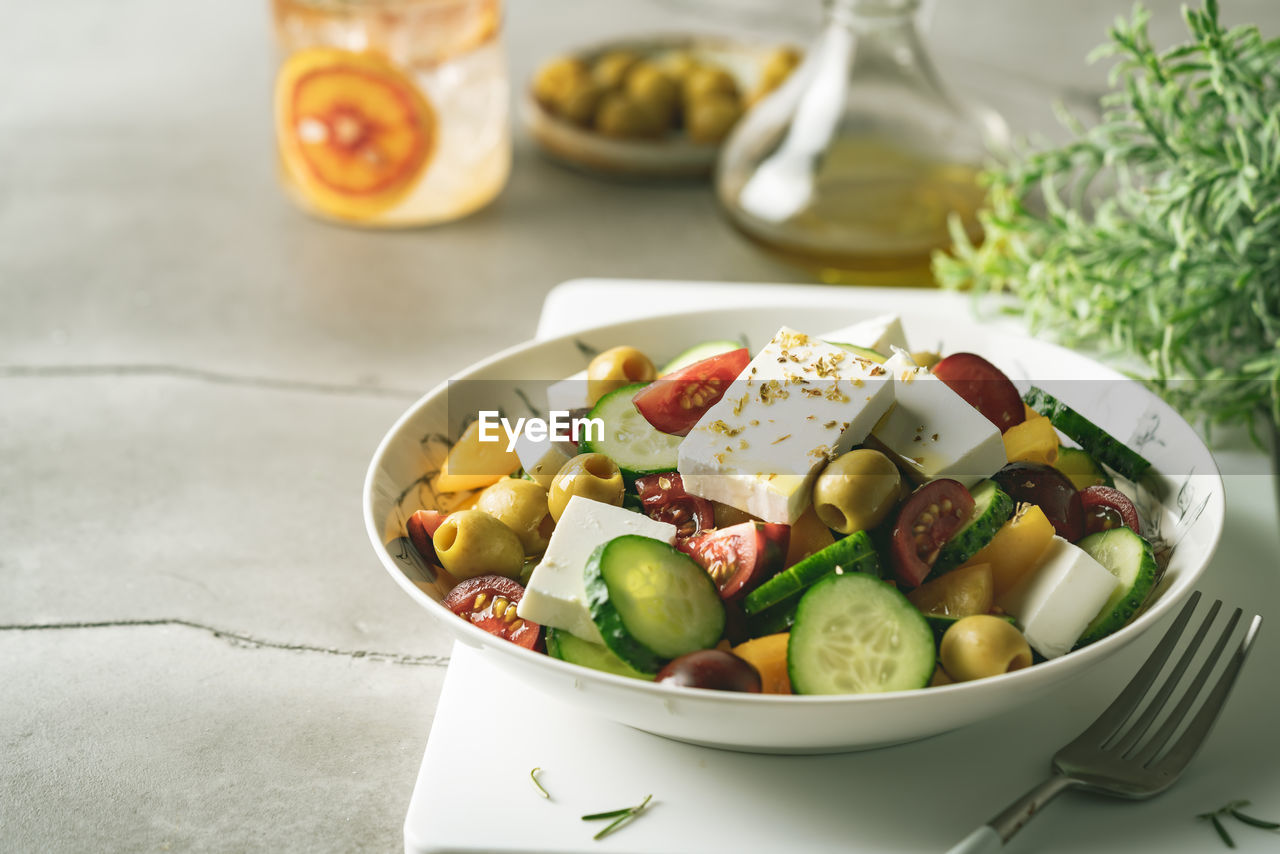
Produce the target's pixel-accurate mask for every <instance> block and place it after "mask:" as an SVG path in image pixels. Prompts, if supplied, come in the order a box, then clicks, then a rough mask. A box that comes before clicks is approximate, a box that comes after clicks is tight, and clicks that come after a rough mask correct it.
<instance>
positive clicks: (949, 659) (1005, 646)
mask: <svg viewBox="0 0 1280 854" xmlns="http://www.w3.org/2000/svg"><path fill="white" fill-rule="evenodd" d="M938 662H939V663H940V664H941V665H942V667H943V669H944V670H946V671H947V675H948V676H950V677H951V678H952V679H954V680H956V681H957V682H968V681H969V680H971V679H985V678H986V677H988V676H999V675H1000V674H1001V673H1009V672H1011V671H1014V670H1021V669H1022V668H1024V667H1030V666H1031V647H1030V646H1028V645H1027V639H1026V638H1024V637H1023V636H1022V632H1020V631H1018V629H1017V628H1016V627H1015V626H1014V625H1013V624H1012V623H1010V622H1009V621H1008V620H1004V619H1001V618H1000V617H993V616H991V615H990V614H975V615H974V616H971V617H963V618H961V619H959V620H956V622H955V623H954V624H953V625H952V626H951V627H950V628H949V629H947V633H946V634H944V635H943V636H942V643H941V644H939V645H938Z"/></svg>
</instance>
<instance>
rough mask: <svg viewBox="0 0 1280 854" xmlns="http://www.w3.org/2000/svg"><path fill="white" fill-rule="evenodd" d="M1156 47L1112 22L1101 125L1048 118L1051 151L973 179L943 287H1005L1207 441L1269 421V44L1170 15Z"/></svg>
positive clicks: (1209, 22)
mask: <svg viewBox="0 0 1280 854" xmlns="http://www.w3.org/2000/svg"><path fill="white" fill-rule="evenodd" d="M1183 17H1184V19H1185V21H1186V24H1187V27H1188V29H1189V30H1190V35H1191V40H1190V41H1189V42H1188V43H1186V44H1183V45H1179V46H1176V47H1173V48H1171V49H1169V50H1164V51H1158V50H1157V49H1156V48H1155V47H1154V46H1153V45H1152V43H1151V40H1150V37H1149V35H1148V32H1147V23H1148V19H1149V13H1148V12H1147V11H1146V10H1145V9H1143V8H1142V7H1141V6H1139V7H1136V8H1135V10H1134V12H1133V14H1132V16H1131V18H1130V19H1127V20H1126V19H1125V18H1120V19H1119V20H1118V21H1117V22H1116V24H1115V25H1114V27H1113V28H1112V29H1111V31H1110V42H1109V43H1107V44H1105V45H1103V46H1102V47H1100V48H1099V49H1098V50H1096V51H1095V52H1094V54H1093V58H1099V57H1112V58H1115V59H1116V60H1117V62H1116V65H1115V67H1114V68H1113V69H1112V74H1111V82H1112V91H1111V92H1110V93H1109V94H1107V95H1106V96H1105V98H1104V99H1103V101H1102V108H1103V116H1102V119H1101V121H1100V122H1099V123H1098V124H1096V125H1094V126H1092V127H1088V128H1086V127H1084V126H1083V125H1082V124H1081V123H1079V122H1078V121H1076V120H1075V119H1073V118H1072V117H1070V116H1068V115H1065V113H1064V114H1063V115H1062V116H1061V117H1062V119H1063V121H1064V123H1065V124H1066V126H1067V128H1068V129H1069V130H1070V131H1071V133H1072V135H1073V138H1072V139H1071V141H1069V142H1067V143H1066V144H1065V145H1062V146H1060V147H1056V148H1048V149H1044V150H1038V151H1026V150H1023V151H1019V152H1015V153H1014V154H1013V155H1011V156H1010V157H1009V158H1008V159H1007V162H1006V163H1004V164H1002V165H999V166H997V167H994V168H993V169H991V170H989V171H988V172H987V173H986V180H987V181H988V185H989V197H988V207H987V209H986V210H984V211H983V212H982V213H981V214H980V219H981V222H982V225H983V228H984V231H985V239H984V241H983V242H982V243H981V245H978V246H975V245H973V243H972V242H971V241H970V240H969V239H968V238H967V237H966V235H965V233H964V230H963V228H961V227H960V225H959V223H958V222H953V224H952V235H953V241H954V246H953V248H952V251H951V253H949V254H942V253H940V254H938V255H937V256H935V259H934V273H935V275H936V277H937V279H938V280H939V282H940V283H941V284H942V285H943V286H944V287H949V288H956V289H972V290H973V291H974V292H976V293H977V294H978V295H982V294H988V293H1006V292H1007V293H1010V294H1012V295H1013V297H1014V303H1015V304H1016V305H1017V308H1016V309H1011V310H1015V311H1017V312H1018V313H1021V314H1024V315H1025V316H1026V318H1027V319H1028V321H1029V323H1030V325H1031V327H1032V328H1033V329H1035V330H1041V329H1045V328H1049V329H1052V330H1053V333H1054V334H1055V336H1056V337H1057V338H1058V339H1059V340H1061V341H1062V342H1063V343H1066V344H1072V345H1083V346H1086V347H1089V348H1092V349H1099V350H1104V351H1107V350H1110V351H1112V352H1121V353H1127V354H1129V355H1131V356H1136V357H1137V358H1138V359H1140V360H1141V361H1142V362H1143V363H1145V371H1144V372H1140V373H1139V375H1140V376H1141V377H1142V378H1143V379H1144V380H1145V381H1146V382H1148V383H1149V384H1150V385H1151V386H1152V387H1153V388H1154V389H1155V390H1156V391H1158V392H1159V393H1160V394H1162V395H1163V396H1164V397H1165V398H1166V399H1167V400H1168V401H1169V402H1170V403H1171V404H1172V405H1173V406H1175V408H1178V409H1179V410H1181V411H1182V412H1183V413H1184V414H1185V415H1186V416H1188V417H1189V418H1191V419H1192V420H1195V421H1200V422H1202V423H1203V424H1204V426H1205V428H1206V429H1208V428H1209V427H1211V426H1212V425H1213V424H1222V423H1228V422H1242V421H1243V422H1247V423H1248V424H1249V425H1250V428H1251V429H1252V430H1253V431H1254V435H1255V438H1257V428H1258V427H1259V426H1261V425H1263V424H1265V423H1266V421H1267V420H1269V421H1270V422H1271V425H1272V426H1274V425H1277V424H1280V39H1271V40H1264V39H1263V37H1262V35H1261V34H1260V33H1259V31H1258V29H1257V28H1256V27H1254V26H1240V27H1235V28H1233V29H1224V28H1223V27H1222V25H1221V24H1220V22H1219V18H1218V4H1217V2H1216V0H1206V2H1205V5H1204V8H1203V9H1190V8H1184V9H1183Z"/></svg>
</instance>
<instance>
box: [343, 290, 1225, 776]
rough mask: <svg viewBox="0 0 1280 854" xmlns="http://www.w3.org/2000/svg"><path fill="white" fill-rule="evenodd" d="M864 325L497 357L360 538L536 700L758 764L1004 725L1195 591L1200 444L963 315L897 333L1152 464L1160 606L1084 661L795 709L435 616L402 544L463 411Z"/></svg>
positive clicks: (1139, 391)
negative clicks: (713, 345)
mask: <svg viewBox="0 0 1280 854" xmlns="http://www.w3.org/2000/svg"><path fill="white" fill-rule="evenodd" d="M864 317H865V315H859V313H857V312H846V311H828V310H820V309H813V308H804V309H795V310H779V309H777V308H767V309H765V308H741V309H725V310H717V311H709V312H694V313H685V314H678V315H671V316H667V317H656V318H649V319H644V320H637V321H631V322H626V323H619V324H613V325H610V326H603V327H599V328H596V329H592V330H589V331H586V332H582V333H578V334H575V335H571V336H566V337H562V338H555V339H551V340H548V341H542V342H531V343H528V344H523V345H520V346H518V347H514V348H512V349H510V350H506V351H504V352H501V353H498V354H497V355H495V356H493V357H491V358H489V359H486V360H485V361H483V362H481V363H479V364H477V365H475V366H474V367H472V368H470V369H468V370H466V371H463V372H462V373H461V374H459V375H458V376H457V377H455V378H454V379H453V380H450V381H449V382H448V383H445V384H442V385H440V386H439V387H437V388H435V389H433V390H432V391H431V392H430V393H428V394H427V395H426V396H425V397H423V398H422V399H421V400H419V401H418V402H417V403H415V404H414V405H413V406H412V407H410V409H409V410H408V411H407V412H406V413H405V414H404V415H403V416H402V417H401V418H400V419H399V420H398V421H397V422H396V423H395V425H394V426H393V427H392V428H391V430H390V431H389V432H388V433H387V435H386V437H385V438H384V439H383V441H382V444H381V445H380V446H379V447H378V450H377V452H376V453H375V454H374V457H373V461H372V463H371V464H370V467H369V472H368V476H367V479H366V481H365V490H364V516H365V524H366V527H367V529H368V532H369V537H370V539H371V540H372V542H373V546H374V550H375V551H376V552H377V554H378V557H379V558H380V559H381V561H382V563H383V565H384V566H385V567H386V568H387V571H388V572H390V573H391V575H392V577H393V578H395V580H396V582H397V583H399V584H400V586H401V587H403V588H404V589H405V591H406V592H407V593H408V594H409V595H410V596H412V597H413V598H414V599H415V600H417V601H418V602H419V603H420V604H421V605H422V606H423V608H425V609H426V610H427V613H429V614H431V615H432V616H433V617H435V618H436V619H439V620H440V621H441V622H442V624H443V625H444V626H445V627H446V628H448V629H449V631H450V632H452V634H453V635H454V636H455V637H456V638H457V639H458V640H459V641H461V642H462V643H465V644H467V645H468V646H471V647H474V648H476V649H479V650H480V651H481V652H482V653H483V654H484V655H485V657H486V658H487V659H488V660H490V661H491V662H493V663H494V664H495V665H497V666H499V667H501V668H503V669H504V670H506V671H508V672H510V673H511V674H512V675H513V676H516V677H518V678H519V679H520V680H521V681H522V682H523V683H524V684H526V685H527V686H528V687H529V689H530V690H538V691H543V692H546V693H547V694H549V695H551V696H553V697H559V698H560V699H562V700H564V701H565V702H568V703H571V704H573V705H574V706H575V707H578V708H585V709H590V710H592V711H593V712H596V713H598V714H601V715H604V716H605V717H607V718H611V719H613V720H616V721H619V722H621V723H624V724H628V725H630V726H633V727H636V728H638V729H641V730H645V731H648V732H651V733H655V734H658V735H662V736H666V737H669V738H673V739H679V740H682V741H688V742H693V743H697V744H704V745H709V746H715V747H724V748H729V749H733V750H744V751H753V752H776V753H816V752H827V751H843V750H857V749H862V748H868V747H874V746H880V745H885V744H891V743H896V742H902V741H909V740H912V739H918V738H923V737H926V736H930V735H935V734H938V733H941V732H945V731H947V730H951V729H955V728H957V727H961V726H964V725H966V724H969V723H972V722H975V721H978V720H980V719H982V718H984V717H987V716H991V715H997V714H1000V713H1003V712H1005V711H1007V710H1009V709H1011V708H1013V707H1014V706H1016V705H1018V704H1021V703H1024V702H1027V701H1029V700H1031V699H1033V698H1035V697H1038V696H1040V695H1042V694H1044V693H1045V692H1047V691H1050V690H1053V689H1055V688H1060V687H1061V686H1063V685H1064V684H1065V683H1066V682H1068V681H1069V680H1071V679H1074V678H1077V677H1080V676H1082V675H1084V674H1087V673H1088V672H1089V671H1090V669H1091V668H1092V667H1093V666H1094V665H1095V664H1097V663H1098V662H1100V661H1102V660H1103V659H1105V658H1107V657H1108V656H1110V655H1113V654H1114V653H1116V652H1118V651H1119V650H1120V649H1122V648H1123V647H1125V646H1126V645H1127V644H1129V643H1131V642H1132V641H1133V640H1135V639H1136V638H1137V637H1139V636H1140V635H1141V634H1142V633H1143V632H1145V631H1147V630H1148V629H1150V628H1151V626H1152V625H1153V624H1154V623H1156V622H1157V621H1158V620H1159V619H1160V617H1161V615H1163V614H1164V613H1165V612H1167V611H1168V610H1169V609H1170V608H1173V607H1174V606H1176V605H1177V604H1178V603H1179V602H1181V601H1182V600H1183V599H1184V598H1185V597H1186V596H1187V595H1188V594H1189V593H1190V592H1191V589H1192V586H1193V585H1194V584H1195V582H1196V579H1197V578H1198V577H1199V576H1200V573H1201V572H1203V571H1204V568H1205V566H1206V565H1207V564H1208V562H1209V559H1210V557H1211V556H1212V554H1213V551H1214V548H1215V547H1216V545H1217V542H1218V538H1219V536H1220V535H1221V532H1222V526H1223V514H1224V509H1225V499H1224V494H1223V487H1222V480H1221V478H1220V477H1219V475H1218V471H1217V468H1216V466H1215V464H1214V461H1213V458H1212V456H1210V454H1209V451H1208V450H1207V449H1206V448H1205V446H1204V444H1203V443H1202V442H1201V440H1200V439H1199V437H1198V436H1197V435H1196V433H1195V431H1194V430H1192V428H1191V427H1190V426H1189V425H1188V424H1187V423H1186V422H1185V421H1184V420H1183V419H1182V418H1180V417H1179V416H1178V415H1177V414H1176V413H1175V412H1173V410H1171V409H1170V408H1169V407H1168V406H1166V405H1165V404H1164V403H1163V402H1162V401H1160V400H1159V399H1158V398H1156V397H1155V396H1154V395H1152V394H1151V393H1150V392H1148V391H1147V390H1146V389H1144V388H1143V387H1142V386H1140V385H1138V384H1137V383H1135V382H1132V381H1130V380H1127V379H1125V378H1124V377H1122V376H1121V375H1120V374H1118V373H1116V372H1114V371H1112V370H1110V369H1108V368H1106V367H1103V366H1102V365H1100V364H1098V363H1097V362H1094V361H1092V360H1090V359H1088V358H1085V357H1084V356H1081V355H1079V354H1077V353H1074V352H1071V351H1068V350H1065V349H1062V348H1059V347H1055V346H1053V345H1050V344H1046V343H1043V342H1039V341H1035V340H1032V339H1029V338H1023V337H1017V336H1011V335H1007V334H997V333H994V332H992V331H991V330H990V329H989V328H984V327H982V326H979V325H977V324H975V323H974V322H973V321H972V320H970V319H969V318H967V317H956V316H954V315H953V314H946V313H942V312H938V313H933V314H931V313H929V312H928V311H925V312H920V313H913V314H912V315H910V316H907V317H905V318H904V319H903V322H904V325H905V327H906V330H907V336H908V339H909V340H910V341H911V342H912V345H913V346H914V347H918V348H933V347H938V348H939V349H941V350H942V351H943V352H956V351H960V350H968V351H972V352H977V353H981V354H983V355H985V356H986V357H987V358H988V359H990V360H991V361H992V362H994V363H995V364H997V365H999V366H1000V367H1001V368H1003V369H1004V370H1005V371H1006V372H1007V373H1008V374H1009V375H1010V376H1011V377H1012V378H1013V379H1014V381H1015V383H1017V384H1018V385H1019V386H1021V387H1025V384H1026V380H1028V379H1034V381H1035V382H1036V383H1037V384H1038V385H1041V386H1044V387H1046V389H1047V390H1049V391H1050V392H1051V393H1052V392H1054V391H1055V390H1056V391H1057V393H1058V395H1059V396H1060V397H1061V398H1062V399H1064V400H1065V401H1066V402H1068V403H1069V404H1071V405H1073V406H1075V408H1077V409H1078V410H1079V411H1081V412H1082V413H1084V414H1085V415H1086V416H1087V417H1088V418H1090V419H1091V420H1093V421H1094V422H1096V423H1098V424H1099V425H1100V426H1102V427H1104V428H1105V429H1107V430H1109V431H1110V432H1112V433H1113V434H1114V435H1116V436H1117V437H1118V438H1120V439H1121V440H1125V441H1127V442H1128V443H1129V444H1130V445H1132V446H1133V447H1135V448H1137V449H1139V450H1140V451H1141V452H1142V453H1143V454H1144V455H1145V456H1146V457H1147V458H1148V459H1150V460H1151V462H1152V464H1153V472H1154V474H1152V475H1149V476H1148V477H1147V479H1146V480H1145V481H1144V489H1142V490H1141V491H1140V495H1139V499H1140V500H1139V507H1140V510H1142V511H1143V513H1144V516H1145V518H1146V522H1144V524H1146V523H1154V525H1155V526H1156V529H1155V530H1156V536H1157V537H1158V538H1159V539H1160V540H1161V541H1163V542H1164V543H1165V544H1166V545H1167V546H1169V547H1171V552H1170V556H1169V562H1168V566H1167V568H1166V570H1165V572H1164V574H1163V576H1162V577H1161V579H1160V582H1159V584H1158V586H1157V589H1156V595H1155V596H1154V597H1153V599H1152V600H1151V601H1150V603H1149V605H1148V607H1147V609H1146V610H1145V612H1144V613H1142V614H1141V615H1140V616H1139V617H1138V618H1137V619H1136V620H1134V621H1133V622H1132V623H1131V624H1130V625H1128V626H1127V627H1126V628H1124V629H1122V630H1121V631H1119V632H1117V633H1116V634H1114V635H1112V636H1110V637H1108V638H1106V639H1104V640H1102V641H1100V642H1098V643H1096V644H1093V645H1092V646H1089V647H1087V648H1085V649H1083V650H1080V651H1078V652H1073V653H1070V654H1069V655H1066V656H1064V657H1061V658H1058V659H1055V660H1053V661H1050V662H1046V663H1043V664H1039V665H1036V666H1034V667H1030V668H1027V669H1025V670H1021V671H1017V672H1014V673H1010V674H1006V675H1004V676H999V677H996V678H993V679H985V680H980V681H976V682H969V683H963V684H955V685H947V686H944V687H940V688H929V689H925V690H920V691H907V692H897V693H890V694H871V695H850V696H820V697H801V696H776V695H754V694H736V693H727V692H717V691H704V690H697V689H691V688H675V687H670V686H666V685H657V684H653V683H649V682H641V681H638V680H631V679H626V678H623V677H619V676H613V675H610V674H607V673H600V672H596V671H593V670H588V669H586V668H582V667H578V666H576V665H572V664H568V663H566V662H563V661H559V660H557V659H554V658H551V657H550V656H547V655H542V654H539V653H535V652H531V651H529V650H525V649H523V648H520V647H517V646H515V645H514V644H511V643H508V642H506V641H503V640H500V639H498V638H496V637H494V636H493V635H490V634H488V633H487V632H484V631H483V630H481V629H479V628H476V627H475V626H472V625H471V624H470V623H468V622H466V621H464V620H461V619H459V618H457V617H456V616H454V615H453V614H452V613H450V612H449V611H448V610H447V609H445V608H444V607H443V606H442V605H441V604H440V598H441V595H442V592H441V591H440V590H439V589H437V587H436V586H435V585H434V584H433V583H432V581H433V579H432V577H431V575H430V570H428V569H426V568H425V566H424V565H423V564H422V563H421V561H420V560H418V559H417V557H416V555H415V553H414V552H413V549H412V548H410V547H408V541H407V540H406V539H403V537H404V521H405V519H406V518H407V517H408V516H409V515H410V514H411V513H412V512H413V511H415V510H418V509H420V508H422V507H424V506H429V505H431V504H432V503H434V502H435V500H436V499H435V498H433V497H432V496H431V495H430V493H429V490H428V489H427V487H426V486H425V484H426V480H425V479H424V473H426V472H428V471H431V470H433V469H434V468H436V466H438V463H439V461H440V459H441V458H442V454H443V452H444V449H445V447H446V446H445V444H444V443H443V442H442V441H441V440H440V438H439V437H440V436H441V435H457V433H456V432H455V430H456V428H457V426H458V423H459V422H460V421H461V419H462V417H463V413H465V412H467V411H471V412H474V411H475V409H476V408H478V407H479V406H484V407H485V408H494V407H495V406H500V407H502V408H504V409H505V410H506V411H507V412H508V413H509V414H510V413H515V414H524V413H526V412H527V409H525V408H524V405H523V403H522V400H521V397H520V394H519V392H518V389H519V388H520V386H521V384H522V383H523V384H524V385H525V386H526V387H529V388H532V389H538V390H540V389H541V388H543V387H544V384H545V383H546V382H547V381H551V380H555V379H559V378H562V377H565V376H568V375H569V374H572V373H574V372H575V371H578V370H580V369H581V368H582V367H584V366H585V364H586V361H587V356H586V355H584V353H585V352H586V350H584V348H595V349H597V350H598V349H605V348H608V347H611V346H614V345H617V344H623V343H625V344H631V345H634V346H637V347H640V348H641V349H643V350H645V351H646V352H648V353H650V354H651V355H652V356H653V358H654V360H655V361H656V362H658V363H661V361H662V360H663V359H665V358H668V357H669V356H672V355H674V354H676V353H678V352H679V351H681V350H683V349H684V348H686V347H687V346H690V345H692V344H694V343H697V342H699V341H703V340H707V339H710V338H737V337H739V336H745V337H746V339H747V340H748V341H749V342H750V343H751V344H752V345H753V346H759V345H761V344H763V343H764V342H765V341H767V340H768V339H769V338H770V337H771V336H772V335H773V333H774V332H775V331H776V330H777V328H778V327H779V326H781V325H783V324H785V325H788V326H791V327H793V328H797V329H800V330H803V331H808V332H811V333H813V334H822V333H823V332H825V331H827V330H830V329H834V328H836V327H838V326H841V325H844V324H845V323H851V322H854V321H857V320H860V319H864ZM451 390H452V391H451ZM529 394H530V396H531V397H532V396H533V395H536V394H538V391H531V392H529ZM450 397H452V400H451V401H450V400H449V398H450ZM495 397H496V398H500V399H493V398H495ZM481 398H485V399H481ZM450 404H452V405H450ZM451 419H452V423H451ZM1160 496H1163V500H1162V501H1161V502H1158V501H1157V498H1158V497H1160ZM444 509H448V507H447V504H446V506H445V508H444Z"/></svg>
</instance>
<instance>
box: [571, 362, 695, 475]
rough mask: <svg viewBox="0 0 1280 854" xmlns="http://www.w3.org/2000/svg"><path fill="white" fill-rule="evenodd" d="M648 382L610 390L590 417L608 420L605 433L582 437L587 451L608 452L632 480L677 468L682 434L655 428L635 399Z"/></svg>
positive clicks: (605, 421) (624, 473) (605, 424)
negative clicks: (677, 434)
mask: <svg viewBox="0 0 1280 854" xmlns="http://www.w3.org/2000/svg"><path fill="white" fill-rule="evenodd" d="M646 385H648V384H647V383H634V384H632V385H628V386H623V387H622V388H620V389H616V390H614V391H611V392H609V393H608V394H606V395H605V396H604V397H602V398H600V402H599V403H597V404H596V405H595V407H594V408H592V410H591V413H590V415H589V416H588V417H589V418H599V419H600V420H601V421H602V422H603V423H604V430H603V435H601V436H599V437H594V436H591V435H589V436H588V438H586V439H584V440H583V441H582V445H581V448H582V452H583V453H595V454H604V455H605V456H606V457H608V458H609V459H611V460H613V461H614V462H615V463H617V464H618V468H619V469H621V470H622V476H623V477H624V478H626V479H627V480H628V481H632V480H635V479H636V478H637V477H641V476H642V475H646V474H655V473H657V472H662V471H675V468H676V463H677V461H678V451H679V448H680V443H681V442H682V441H683V437H681V436H673V435H671V434H670V433H663V432H662V431H660V430H657V429H655V428H654V426H653V425H652V424H650V423H649V422H648V421H646V420H645V419H644V416H643V415H641V414H640V411H639V410H637V409H636V407H635V404H634V403H632V402H631V399H632V398H633V397H635V395H636V392H638V391H639V390H640V389H642V388H644V387H645V386H646Z"/></svg>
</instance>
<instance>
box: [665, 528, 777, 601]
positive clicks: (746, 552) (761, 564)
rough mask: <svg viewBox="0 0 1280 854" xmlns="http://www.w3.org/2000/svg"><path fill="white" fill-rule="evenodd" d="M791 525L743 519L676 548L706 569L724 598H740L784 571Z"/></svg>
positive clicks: (689, 540) (694, 538) (691, 538)
mask: <svg viewBox="0 0 1280 854" xmlns="http://www.w3.org/2000/svg"><path fill="white" fill-rule="evenodd" d="M790 539H791V526H790V525H776V524H772V523H768V522H743V523H742V524H740V525H732V526H730V527H728V528H721V529H719V530H717V531H705V532H703V533H701V534H698V535H697V536H696V537H690V538H689V539H687V540H685V541H684V542H682V543H678V544H677V548H679V549H680V551H682V552H684V553H685V554H687V555H689V556H690V557H691V558H693V559H694V560H695V561H697V562H698V565H699V566H701V567H702V568H703V569H705V570H706V571H707V574H708V575H710V576H711V580H712V581H714V582H715V583H716V589H717V590H719V591H720V598H721V599H737V598H741V597H743V596H745V595H747V594H748V593H750V592H751V591H752V590H754V589H755V588H757V587H759V586H760V584H761V583H763V582H764V581H766V580H768V579H769V578H772V577H773V576H775V575H777V574H778V573H779V572H781V571H782V565H783V561H784V559H785V558H786V556H787V543H788V541H789V540H790Z"/></svg>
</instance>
